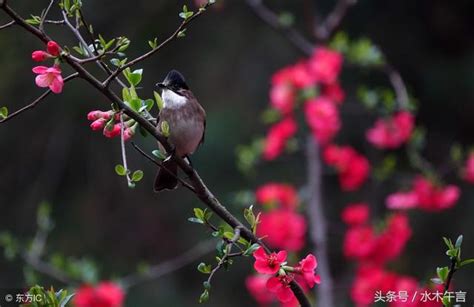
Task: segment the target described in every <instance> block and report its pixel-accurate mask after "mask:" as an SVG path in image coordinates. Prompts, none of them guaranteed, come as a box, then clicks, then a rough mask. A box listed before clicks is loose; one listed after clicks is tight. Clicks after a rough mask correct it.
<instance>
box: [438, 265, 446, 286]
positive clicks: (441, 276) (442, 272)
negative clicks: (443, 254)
mask: <svg viewBox="0 0 474 307" xmlns="http://www.w3.org/2000/svg"><path fill="white" fill-rule="evenodd" d="M436 274H437V275H438V277H439V279H441V280H442V281H443V282H444V281H446V279H447V278H448V274H449V268H448V267H447V266H445V267H442V268H436Z"/></svg>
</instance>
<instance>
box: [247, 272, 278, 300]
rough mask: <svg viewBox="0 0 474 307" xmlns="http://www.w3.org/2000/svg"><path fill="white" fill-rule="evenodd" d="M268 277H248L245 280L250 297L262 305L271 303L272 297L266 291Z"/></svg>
mask: <svg viewBox="0 0 474 307" xmlns="http://www.w3.org/2000/svg"><path fill="white" fill-rule="evenodd" d="M268 279H269V277H268V276H265V275H253V276H248V277H247V278H246V279H245V286H246V287H247V290H248V291H249V292H250V294H251V295H252V297H253V298H254V299H255V300H256V301H257V302H258V303H259V304H262V305H265V304H269V303H271V302H273V295H272V294H271V293H270V292H269V291H268V290H267V287H266V285H267V281H268Z"/></svg>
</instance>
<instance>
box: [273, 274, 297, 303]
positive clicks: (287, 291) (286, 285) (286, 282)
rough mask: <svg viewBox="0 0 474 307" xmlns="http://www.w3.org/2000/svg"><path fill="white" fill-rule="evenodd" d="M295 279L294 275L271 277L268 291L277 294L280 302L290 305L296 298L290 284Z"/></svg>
mask: <svg viewBox="0 0 474 307" xmlns="http://www.w3.org/2000/svg"><path fill="white" fill-rule="evenodd" d="M293 279H294V277H293V275H284V276H279V277H271V278H270V279H268V281H267V289H268V291H270V292H272V293H275V294H276V296H277V298H278V300H279V301H280V302H282V303H288V302H290V301H292V300H293V298H294V297H295V296H294V294H293V291H291V288H290V283H291V281H292V280H293Z"/></svg>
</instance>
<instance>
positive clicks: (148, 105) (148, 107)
mask: <svg viewBox="0 0 474 307" xmlns="http://www.w3.org/2000/svg"><path fill="white" fill-rule="evenodd" d="M154 104H155V101H154V100H153V99H147V100H145V108H146V110H147V111H148V112H150V110H151V109H152V108H153V105H154Z"/></svg>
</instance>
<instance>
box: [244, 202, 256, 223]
mask: <svg viewBox="0 0 474 307" xmlns="http://www.w3.org/2000/svg"><path fill="white" fill-rule="evenodd" d="M244 217H245V220H246V221H247V222H248V223H249V225H250V226H251V227H252V228H253V227H254V226H255V222H256V219H255V214H254V213H253V206H250V207H249V208H245V209H244Z"/></svg>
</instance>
